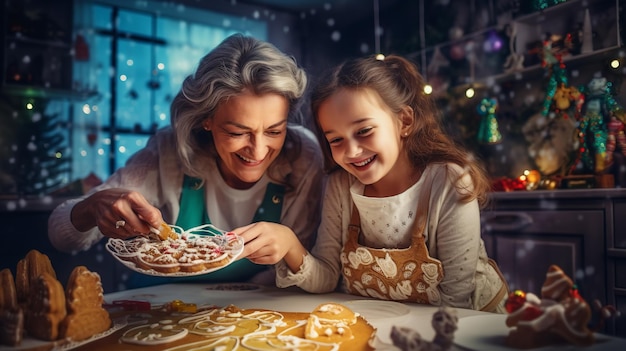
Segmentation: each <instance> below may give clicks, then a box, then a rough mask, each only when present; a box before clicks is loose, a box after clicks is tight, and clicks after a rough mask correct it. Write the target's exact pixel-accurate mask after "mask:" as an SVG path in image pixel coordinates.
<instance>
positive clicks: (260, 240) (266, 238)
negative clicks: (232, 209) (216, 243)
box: [232, 222, 306, 272]
mask: <svg viewBox="0 0 626 351" xmlns="http://www.w3.org/2000/svg"><path fill="white" fill-rule="evenodd" d="M232 232H233V233H235V234H237V235H239V236H240V237H241V238H242V239H243V241H244V248H243V252H242V253H241V256H240V257H242V258H243V257H245V258H247V259H249V260H250V261H252V262H254V263H256V264H276V263H278V262H279V261H280V260H281V259H283V258H284V259H285V262H286V263H287V265H288V266H289V268H290V269H291V270H292V271H294V272H295V271H297V270H299V269H300V266H301V265H302V257H304V255H305V254H306V249H305V248H304V246H302V244H301V243H300V240H298V238H297V237H296V234H295V233H294V232H293V231H292V230H291V229H290V228H289V227H287V226H285V225H282V224H277V223H271V222H257V223H252V224H249V225H247V226H245V227H240V228H237V229H234V230H233V231H232Z"/></svg>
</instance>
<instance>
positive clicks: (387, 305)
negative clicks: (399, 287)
mask: <svg viewBox="0 0 626 351" xmlns="http://www.w3.org/2000/svg"><path fill="white" fill-rule="evenodd" d="M345 305H346V307H348V308H349V309H351V310H352V311H354V312H358V313H359V314H361V316H363V318H365V319H367V320H368V321H374V320H379V319H389V318H401V317H405V316H407V315H408V314H409V312H410V310H409V308H408V307H407V306H406V305H403V304H401V303H399V302H393V301H384V300H351V301H347V302H346V303H345Z"/></svg>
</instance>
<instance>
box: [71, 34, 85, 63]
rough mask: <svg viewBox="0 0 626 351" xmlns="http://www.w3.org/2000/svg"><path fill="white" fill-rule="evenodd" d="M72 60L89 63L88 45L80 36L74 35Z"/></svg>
mask: <svg viewBox="0 0 626 351" xmlns="http://www.w3.org/2000/svg"><path fill="white" fill-rule="evenodd" d="M74 59H75V60H76V61H89V44H87V40H85V37H84V36H83V35H82V34H78V35H76V41H75V42H74Z"/></svg>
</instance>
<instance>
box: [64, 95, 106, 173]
mask: <svg viewBox="0 0 626 351" xmlns="http://www.w3.org/2000/svg"><path fill="white" fill-rule="evenodd" d="M76 105H80V106H78V107H77V108H76V109H77V110H79V111H78V112H76V111H75V113H74V116H75V121H74V133H73V137H72V145H73V146H72V153H71V155H72V170H73V174H72V176H73V178H74V179H81V178H85V177H86V176H88V175H89V174H90V173H92V172H93V173H94V174H95V175H97V176H98V177H99V178H100V179H106V178H107V177H108V176H109V154H110V153H109V145H110V144H111V140H110V139H109V137H108V134H105V133H104V132H103V131H102V130H100V129H99V128H98V127H97V123H98V120H99V119H100V118H101V117H102V116H100V115H98V114H97V113H92V112H90V113H89V114H85V113H84V111H88V110H89V109H88V108H85V109H84V106H85V104H76ZM86 105H89V104H86ZM89 106H91V105H89Z"/></svg>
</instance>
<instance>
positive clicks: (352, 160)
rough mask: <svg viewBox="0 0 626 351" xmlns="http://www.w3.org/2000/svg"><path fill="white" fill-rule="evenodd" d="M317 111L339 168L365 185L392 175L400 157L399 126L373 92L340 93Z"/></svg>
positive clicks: (348, 91)
mask: <svg viewBox="0 0 626 351" xmlns="http://www.w3.org/2000/svg"><path fill="white" fill-rule="evenodd" d="M317 112H318V115H317V117H318V122H319V125H320V127H321V129H322V131H323V132H324V135H325V136H326V140H327V141H328V143H329V145H330V150H331V153H332V156H333V159H334V160H335V162H336V163H337V164H338V165H339V166H341V167H342V168H344V169H345V170H346V171H348V172H350V173H351V174H352V175H354V176H355V177H357V178H358V179H359V181H361V183H363V184H366V185H367V184H374V183H377V182H379V181H381V180H384V179H385V177H387V176H388V175H390V174H392V173H393V170H394V166H396V164H397V162H398V159H400V155H401V145H402V143H401V137H400V132H401V128H402V123H401V122H400V120H399V119H398V118H396V117H395V116H394V115H393V113H392V112H391V111H389V110H388V109H387V108H386V105H385V104H384V103H383V102H382V100H381V98H380V96H379V95H378V94H377V93H376V92H375V91H374V90H371V89H368V88H363V89H358V90H355V89H342V90H339V91H338V92H336V93H334V94H333V95H331V96H330V97H329V98H328V99H327V100H326V101H324V102H323V103H322V104H321V105H320V107H319V109H318V111H317ZM390 178H393V176H392V177H390Z"/></svg>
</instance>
